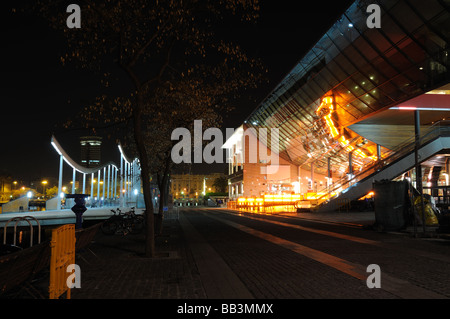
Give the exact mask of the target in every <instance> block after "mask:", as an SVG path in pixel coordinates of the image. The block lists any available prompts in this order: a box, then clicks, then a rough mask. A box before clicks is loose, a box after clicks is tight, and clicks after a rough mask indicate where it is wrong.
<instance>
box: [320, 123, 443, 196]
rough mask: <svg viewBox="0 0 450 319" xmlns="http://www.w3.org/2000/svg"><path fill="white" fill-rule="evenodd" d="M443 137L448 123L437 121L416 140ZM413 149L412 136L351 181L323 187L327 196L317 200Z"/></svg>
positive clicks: (355, 181) (414, 143)
mask: <svg viewBox="0 0 450 319" xmlns="http://www.w3.org/2000/svg"><path fill="white" fill-rule="evenodd" d="M443 123H447V125H445V126H442V124H443ZM445 133H446V134H445ZM421 135H422V134H421ZM443 135H450V121H439V122H436V123H434V124H433V125H430V127H429V128H427V129H426V132H424V133H423V135H422V136H419V139H418V142H419V145H423V144H425V143H428V142H430V141H432V140H434V139H435V138H437V137H440V136H443ZM415 147H416V136H413V137H411V138H409V139H407V140H405V141H404V142H402V143H400V144H399V145H397V146H396V147H395V148H394V149H393V150H391V152H390V155H389V156H388V157H386V158H384V159H382V160H381V161H377V162H375V163H373V164H372V165H370V166H368V167H367V168H366V169H365V170H364V171H362V172H360V173H358V174H356V175H354V177H352V178H351V179H348V178H346V177H343V178H341V179H339V180H337V181H335V182H334V183H333V184H334V185H335V186H334V187H332V188H330V187H325V188H324V189H323V190H321V192H326V193H327V194H326V195H323V196H321V197H320V198H319V200H321V199H324V198H325V197H326V196H329V194H330V193H332V192H333V191H336V190H337V189H339V188H341V187H344V185H348V186H347V187H345V188H349V187H351V186H352V184H353V185H354V184H356V183H357V182H359V181H361V180H362V179H364V178H366V177H368V176H370V175H371V174H373V173H374V172H375V171H377V170H380V169H381V168H384V167H386V166H388V165H390V164H392V163H393V162H395V161H396V160H398V159H400V158H401V157H403V156H405V155H407V154H409V153H410V152H411V151H413V150H414V148H415Z"/></svg>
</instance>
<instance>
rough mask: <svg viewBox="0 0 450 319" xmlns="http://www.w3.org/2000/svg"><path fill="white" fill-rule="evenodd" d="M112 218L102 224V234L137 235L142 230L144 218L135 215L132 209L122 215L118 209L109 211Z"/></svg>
mask: <svg viewBox="0 0 450 319" xmlns="http://www.w3.org/2000/svg"><path fill="white" fill-rule="evenodd" d="M111 212H113V214H114V215H113V216H111V217H110V218H109V219H108V220H106V221H105V222H104V223H103V224H102V227H101V229H102V232H103V233H104V234H106V235H114V234H116V235H118V234H120V235H127V234H138V233H140V232H141V231H142V230H143V229H144V223H145V220H144V217H143V216H142V215H136V213H135V210H134V207H132V208H131V210H130V211H128V212H125V213H122V212H121V210H120V209H119V208H117V210H113V209H111Z"/></svg>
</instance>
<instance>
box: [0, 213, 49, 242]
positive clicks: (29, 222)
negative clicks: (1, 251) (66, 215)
mask: <svg viewBox="0 0 450 319" xmlns="http://www.w3.org/2000/svg"><path fill="white" fill-rule="evenodd" d="M30 219H31V220H34V221H35V222H36V224H37V226H38V244H40V243H41V224H40V223H39V221H38V220H37V219H36V218H35V217H33V216H21V217H13V218H11V219H9V220H8V221H7V222H6V223H5V226H4V227H3V245H6V233H7V227H8V224H9V223H10V222H14V221H15V224H14V239H13V245H14V246H15V245H16V235H17V224H18V223H20V222H21V221H25V222H27V223H28V225H29V226H30V247H33V225H32V224H31V221H30Z"/></svg>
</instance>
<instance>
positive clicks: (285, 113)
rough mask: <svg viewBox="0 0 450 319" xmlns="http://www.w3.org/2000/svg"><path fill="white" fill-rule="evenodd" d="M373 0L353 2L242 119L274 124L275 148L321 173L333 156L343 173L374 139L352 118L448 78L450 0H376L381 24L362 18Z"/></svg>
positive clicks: (370, 152)
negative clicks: (360, 132) (354, 128)
mask: <svg viewBox="0 0 450 319" xmlns="http://www.w3.org/2000/svg"><path fill="white" fill-rule="evenodd" d="M371 3H373V1H356V2H354V3H353V4H352V5H351V6H350V8H349V9H348V10H347V11H346V12H345V13H344V14H343V15H342V17H341V18H340V19H339V20H338V21H337V22H336V23H335V24H334V25H333V26H332V27H331V29H330V30H328V31H327V32H326V34H324V35H323V37H322V38H321V39H320V40H319V41H318V42H317V43H316V44H315V46H314V47H313V48H312V49H311V50H310V51H309V52H308V53H307V54H306V55H305V56H304V57H303V58H302V59H301V60H300V61H299V62H298V63H297V65H296V66H295V67H294V68H293V69H292V71H291V72H290V73H289V74H288V76H286V77H285V79H284V80H283V81H282V82H281V83H280V84H279V85H278V86H277V87H276V89H275V90H274V91H273V92H272V93H271V95H269V97H267V98H266V99H265V100H264V101H263V102H262V103H261V104H260V106H259V107H258V108H257V109H256V110H254V111H253V113H252V114H251V115H250V116H249V117H248V118H247V119H246V125H248V126H249V127H250V128H251V127H254V128H256V129H258V128H268V129H270V128H278V129H279V132H280V146H279V147H280V156H281V157H283V158H284V159H286V160H288V161H289V162H291V163H293V164H295V165H297V166H300V167H309V166H310V164H311V163H314V168H315V171H316V172H318V173H319V174H324V175H326V174H327V169H328V166H327V162H328V158H331V159H332V167H333V175H334V176H339V175H343V174H345V173H348V172H349V164H348V163H349V152H351V151H352V150H355V149H360V150H361V152H360V154H361V156H358V153H356V154H354V155H355V156H354V158H353V165H355V167H356V168H357V167H361V168H362V167H364V166H365V165H366V164H367V163H369V162H370V161H372V160H373V158H374V156H376V155H377V146H376V145H375V144H374V143H372V142H371V141H369V140H366V139H365V138H362V137H361V136H359V135H357V134H356V133H354V132H352V131H351V130H349V129H348V126H349V125H351V124H353V123H356V122H358V121H359V120H361V119H364V118H367V117H370V116H371V115H372V114H374V113H375V112H377V111H380V110H384V109H388V108H390V107H392V106H395V105H397V104H399V103H401V102H404V101H406V100H409V99H411V98H414V97H416V96H418V95H421V94H424V93H426V92H428V91H430V90H433V89H435V88H438V87H440V86H442V85H444V84H447V83H449V82H450V69H449V68H450V59H449V56H448V54H449V53H450V52H449V51H450V48H449V43H450V41H449V39H450V0H427V1H423V0H382V1H377V2H376V4H378V5H379V7H380V9H381V28H369V27H368V26H367V17H368V16H369V13H366V8H367V6H368V5H369V4H371ZM299 41H300V39H299ZM324 97H330V100H329V103H328V104H327V103H325V104H324ZM327 101H328V100H327ZM318 109H321V110H322V113H320V112H319V113H317V111H318ZM326 110H327V111H326ZM324 111H326V112H324ZM326 115H328V118H327V117H326ZM333 130H335V131H336V134H333ZM338 136H339V139H338ZM261 142H263V143H264V144H266V145H267V146H268V147H270V139H269V140H267V141H261ZM349 145H353V146H352V147H351V148H349V147H350V146H349ZM381 151H382V153H388V152H389V151H390V150H388V149H386V148H382V149H381ZM363 152H364V154H365V155H364V154H363ZM353 153H354V152H353Z"/></svg>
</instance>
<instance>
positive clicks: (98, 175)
mask: <svg viewBox="0 0 450 319" xmlns="http://www.w3.org/2000/svg"><path fill="white" fill-rule="evenodd" d="M97 201H98V203H100V170H98V174H97ZM99 207H100V205H99Z"/></svg>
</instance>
